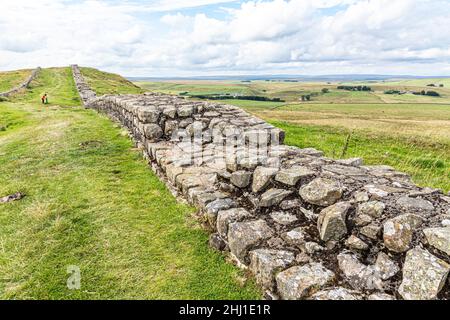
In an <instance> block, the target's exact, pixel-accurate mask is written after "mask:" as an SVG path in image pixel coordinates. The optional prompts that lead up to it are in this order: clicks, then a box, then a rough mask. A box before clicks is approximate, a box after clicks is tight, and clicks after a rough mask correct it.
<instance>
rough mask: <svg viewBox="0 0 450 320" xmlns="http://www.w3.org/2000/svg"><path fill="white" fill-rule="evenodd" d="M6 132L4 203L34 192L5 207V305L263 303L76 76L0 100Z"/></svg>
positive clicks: (53, 72)
mask: <svg viewBox="0 0 450 320" xmlns="http://www.w3.org/2000/svg"><path fill="white" fill-rule="evenodd" d="M42 92H48V93H49V96H50V105H46V106H43V105H41V104H40V101H39V96H40V94H41V93H42ZM0 123H6V124H7V128H6V130H4V131H0V196H3V195H8V194H12V193H15V192H18V191H21V192H24V193H26V195H27V196H26V197H25V198H23V199H22V200H19V201H15V202H11V203H7V204H1V205H0V243H1V246H0V298H3V299H257V298H260V293H259V292H258V290H257V289H256V287H255V285H254V284H253V282H252V281H244V280H243V279H245V277H244V276H245V275H244V274H243V273H242V271H240V270H238V269H237V268H236V267H234V266H233V265H231V264H229V263H227V262H226V261H225V258H224V256H223V255H221V254H220V253H218V252H215V251H213V250H212V249H210V248H209V247H208V245H207V238H208V236H207V233H206V232H205V231H204V230H203V229H202V228H200V227H199V225H198V223H197V222H196V220H195V218H194V217H193V214H194V209H193V208H191V207H189V206H186V205H183V204H180V203H178V202H177V201H176V199H174V198H173V196H172V195H171V194H170V192H169V191H168V190H167V188H166V187H165V185H164V184H163V183H162V182H161V181H159V180H158V178H157V177H156V176H155V175H154V174H153V173H152V171H151V170H149V168H148V165H147V163H146V162H145V161H144V160H143V159H142V156H141V153H140V152H139V151H138V150H135V149H134V148H133V145H132V142H131V141H130V140H129V139H128V137H127V136H126V135H125V133H124V132H123V130H121V129H120V128H119V127H118V126H117V125H115V124H114V123H113V122H111V121H110V120H109V119H107V118H106V117H104V116H101V115H99V114H98V113H96V112H95V111H93V110H85V109H83V108H82V107H80V106H79V101H78V97H77V94H76V91H75V89H74V85H73V80H72V78H71V71H70V69H69V68H64V69H45V70H43V72H42V74H41V75H40V76H39V78H38V79H37V80H36V81H34V82H33V84H32V88H31V90H30V91H29V92H28V93H26V94H24V95H23V96H21V97H17V98H15V100H13V101H11V102H3V103H0ZM69 265H76V266H79V268H80V270H81V289H80V290H69V289H68V288H67V286H66V281H67V279H68V277H69V274H67V272H66V271H67V267H68V266H69Z"/></svg>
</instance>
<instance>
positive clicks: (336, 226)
mask: <svg viewBox="0 0 450 320" xmlns="http://www.w3.org/2000/svg"><path fill="white" fill-rule="evenodd" d="M350 207H351V205H350V203H348V202H339V203H336V204H335V205H332V206H329V207H327V208H325V209H323V210H322V211H321V212H320V214H319V219H318V220H317V228H318V229H319V233H320V239H322V240H323V241H329V240H335V241H338V240H340V239H341V238H342V237H343V236H345V235H346V234H347V226H346V223H345V220H346V215H347V212H348V210H349V209H350Z"/></svg>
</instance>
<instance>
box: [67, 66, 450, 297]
mask: <svg viewBox="0 0 450 320" xmlns="http://www.w3.org/2000/svg"><path fill="white" fill-rule="evenodd" d="M74 74H75V80H76V82H77V87H78V88H81V90H87V91H88V93H85V92H83V91H80V95H81V96H82V97H84V96H86V97H89V98H88V99H86V106H87V107H89V108H94V109H96V110H98V111H100V112H103V113H106V114H107V115H109V116H110V117H111V118H112V119H114V120H116V121H118V122H120V123H121V124H122V125H123V126H124V127H126V128H127V129H128V130H129V131H130V133H131V135H132V137H133V138H134V140H135V142H136V143H137V144H138V145H139V146H141V147H142V149H143V150H144V153H145V155H146V156H147V157H148V159H149V161H150V163H151V166H152V168H153V169H154V170H155V172H157V173H158V174H159V175H160V177H161V178H162V179H164V180H165V181H166V182H167V184H168V185H169V186H170V187H171V188H172V189H173V190H176V192H177V193H178V195H179V196H180V197H182V198H184V199H186V200H187V201H188V202H189V203H190V204H192V205H194V206H196V207H197V208H198V210H199V217H200V219H201V220H202V221H203V222H204V223H205V225H207V227H208V228H209V229H210V231H211V236H210V245H211V246H213V247H214V248H216V249H218V250H223V251H226V252H229V254H230V255H231V256H232V257H233V258H234V260H235V261H236V263H237V264H238V265H240V266H242V267H245V268H248V270H249V271H250V272H251V273H252V274H253V275H254V276H255V278H256V280H257V283H258V284H259V285H260V286H261V287H262V288H263V289H264V292H265V296H266V297H267V298H280V299H448V298H450V284H449V279H448V274H449V270H450V196H449V195H448V194H447V195H445V194H443V193H442V191H440V190H436V189H431V188H420V187H418V186H416V185H415V184H413V183H412V182H411V180H410V177H409V176H408V175H407V174H405V173H402V172H398V171H396V170H395V169H393V168H391V167H388V166H382V165H380V166H365V165H363V164H362V161H361V159H345V160H333V159H329V158H327V157H324V156H323V153H322V152H320V151H317V150H315V149H311V148H308V149H299V148H296V147H291V146H286V145H284V144H283V138H284V133H283V131H281V130H280V129H277V128H275V127H273V126H271V125H270V124H267V123H266V122H264V121H262V120H260V119H258V118H256V117H254V116H252V115H250V114H248V113H246V112H245V111H243V110H241V109H239V108H237V107H234V106H229V105H223V104H215V103H209V102H193V101H189V100H185V99H182V98H179V97H176V96H170V95H162V94H155V93H147V94H144V95H118V96H113V95H106V96H101V97H97V98H95V97H93V95H92V94H91V93H90V92H91V91H90V89H89V88H88V87H87V86H86V84H85V83H80V80H81V81H82V77H80V76H77V75H79V70H78V68H77V67H76V66H75V67H74Z"/></svg>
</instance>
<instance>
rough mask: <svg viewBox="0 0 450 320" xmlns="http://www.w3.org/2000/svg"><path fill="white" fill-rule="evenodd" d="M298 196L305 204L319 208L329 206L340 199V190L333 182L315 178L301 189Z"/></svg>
mask: <svg viewBox="0 0 450 320" xmlns="http://www.w3.org/2000/svg"><path fill="white" fill-rule="evenodd" d="M299 194H300V196H301V197H302V199H303V200H305V201H306V202H309V203H312V204H316V205H319V206H330V205H332V204H334V203H336V201H337V200H339V199H340V198H341V197H342V188H341V187H340V185H339V184H338V183H337V182H335V181H333V180H330V179H327V178H316V179H314V180H313V181H311V182H310V183H308V184H307V185H305V186H303V187H301V188H300V191H299Z"/></svg>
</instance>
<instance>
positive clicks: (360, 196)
mask: <svg viewBox="0 0 450 320" xmlns="http://www.w3.org/2000/svg"><path fill="white" fill-rule="evenodd" d="M353 197H354V198H355V201H356V202H366V201H369V195H368V194H367V192H364V191H358V192H355V193H354V195H353Z"/></svg>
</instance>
